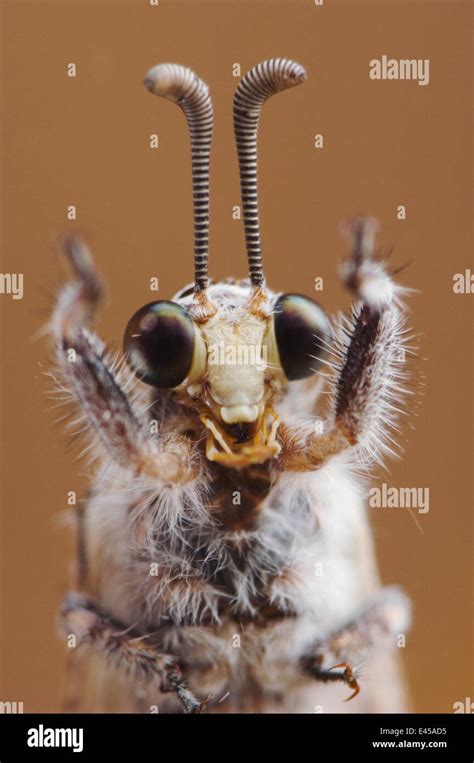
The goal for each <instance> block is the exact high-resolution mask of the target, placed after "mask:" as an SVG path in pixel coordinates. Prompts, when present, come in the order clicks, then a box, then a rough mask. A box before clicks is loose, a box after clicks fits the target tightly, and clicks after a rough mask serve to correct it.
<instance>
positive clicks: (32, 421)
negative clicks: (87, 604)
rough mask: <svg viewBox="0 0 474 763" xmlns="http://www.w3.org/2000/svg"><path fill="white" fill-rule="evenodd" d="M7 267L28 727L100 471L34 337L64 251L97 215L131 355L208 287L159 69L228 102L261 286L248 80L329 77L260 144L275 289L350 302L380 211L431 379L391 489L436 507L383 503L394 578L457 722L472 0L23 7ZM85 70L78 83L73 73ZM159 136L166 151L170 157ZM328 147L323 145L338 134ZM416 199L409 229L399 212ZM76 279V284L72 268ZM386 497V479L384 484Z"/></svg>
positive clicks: (225, 183)
mask: <svg viewBox="0 0 474 763" xmlns="http://www.w3.org/2000/svg"><path fill="white" fill-rule="evenodd" d="M2 17H3V32H2V35H3V39H2V49H3V59H2V68H3V72H2V80H3V94H2V107H3V114H4V120H2V121H4V127H3V136H2V149H3V150H2V165H3V166H2V186H3V188H2V204H1V210H2V228H1V234H2V235H1V251H2V258H3V261H2V272H23V273H24V274H25V296H24V299H23V301H13V300H11V298H10V297H9V296H6V295H4V296H0V307H1V308H2V320H1V330H2V338H1V342H2V343H1V348H2V356H1V357H2V370H3V373H2V390H1V401H2V451H3V452H2V466H3V476H2V483H1V484H2V490H1V493H2V509H3V512H2V535H1V545H2V556H1V564H2V583H1V590H2V594H3V597H2V624H1V625H2V637H3V645H2V652H1V653H2V660H3V674H2V679H1V689H0V699H2V700H12V701H14V700H16V701H23V702H24V707H25V711H56V710H58V709H59V688H60V678H61V675H62V670H63V659H64V653H63V649H62V646H61V643H60V641H59V640H58V638H57V636H56V631H55V623H54V618H55V611H56V607H57V604H58V602H59V600H60V597H61V594H62V592H63V591H64V590H65V588H66V586H67V573H68V563H69V562H68V560H69V559H70V554H71V545H70V540H69V537H68V534H67V532H66V531H65V529H64V527H62V525H61V512H63V511H64V510H66V509H67V505H66V494H67V491H69V490H76V491H77V492H78V494H81V493H82V492H83V491H84V489H85V487H86V485H87V475H85V473H84V472H85V467H84V465H83V464H81V463H80V462H74V450H73V449H72V450H68V449H67V448H66V439H65V437H64V436H63V435H62V433H61V426H59V427H57V428H56V429H55V428H54V426H53V421H54V420H55V418H57V416H58V415H59V414H58V412H57V411H53V410H48V407H49V405H50V402H49V401H48V400H47V398H46V396H45V394H44V393H45V390H47V388H48V384H47V381H46V379H44V377H42V373H43V372H44V371H46V370H47V368H48V348H47V345H46V344H45V342H44V341H43V340H38V339H34V334H35V332H38V330H39V329H40V327H41V325H42V322H44V320H45V318H46V315H47V313H48V311H49V309H50V307H51V305H52V294H53V293H54V292H55V290H56V289H57V287H58V285H59V283H60V270H61V269H60V266H59V264H58V261H57V257H56V255H55V252H54V247H53V242H54V240H55V237H56V235H57V234H58V233H59V232H60V231H62V230H64V229H67V228H68V227H69V226H70V225H72V224H71V223H68V222H67V220H66V207H67V205H68V204H76V205H77V209H78V221H77V223H76V226H75V227H79V228H80V229H81V230H83V231H84V232H85V233H86V234H87V236H88V239H89V241H90V243H91V245H92V247H93V250H94V253H95V256H96V260H97V263H98V265H99V267H100V270H101V271H102V273H103V274H104V276H105V278H106V279H107V282H108V284H109V287H110V291H109V294H110V297H109V304H108V306H107V307H108V309H106V310H105V311H104V312H103V315H102V316H101V318H100V320H99V323H98V329H99V331H100V333H101V334H102V335H103V336H104V337H105V338H107V339H108V340H111V341H116V342H118V341H120V339H121V335H122V331H123V328H124V326H125V323H126V321H127V320H128V318H129V316H130V315H131V313H132V312H133V311H134V310H135V309H136V308H137V307H138V306H140V305H141V304H143V303H144V302H147V301H149V300H150V299H151V298H154V297H155V295H152V296H151V297H150V292H149V290H148V279H149V278H150V276H153V275H156V276H158V277H159V279H160V294H159V296H160V297H162V298H169V297H170V296H171V294H172V293H173V292H174V291H175V290H176V289H177V288H178V287H180V286H181V285H183V284H184V283H187V282H189V281H190V280H191V278H192V254H191V252H192V215H191V193H190V166H189V154H188V142H187V136H186V130H185V123H184V119H183V117H182V115H181V114H180V113H179V112H178V110H177V109H176V108H174V107H171V105H169V104H167V103H165V102H163V101H159V100H158V99H156V98H152V97H151V96H150V95H149V94H148V93H146V92H145V90H144V87H143V85H142V80H143V76H144V74H145V72H146V71H147V69H148V68H149V67H150V66H152V65H153V64H155V63H157V62H160V61H167V60H169V61H177V62H181V63H185V64H187V65H189V66H191V67H193V68H195V69H196V71H197V72H198V73H199V74H200V75H201V76H202V77H203V78H204V79H205V80H207V81H208V82H209V83H210V85H211V87H212V94H213V98H214V104H215V113H216V127H215V141H214V148H213V156H212V234H211V235H212V242H211V243H212V253H211V274H212V276H213V277H215V278H216V277H222V276H225V275H229V274H233V275H243V274H244V273H245V260H244V253H243V251H244V250H243V234H242V224H241V223H240V222H236V221H234V220H233V219H232V214H231V209H232V206H233V205H234V204H238V203H239V197H238V176H237V165H236V158H235V148H234V145H233V138H232V130H231V101H232V95H233V92H234V89H235V86H236V84H237V80H236V79H235V78H233V77H232V64H233V63H235V62H239V63H240V64H241V66H242V71H243V72H244V71H246V70H247V69H248V68H250V67H251V66H253V65H254V64H255V63H257V62H258V61H260V60H263V59H265V58H267V57H272V56H287V57H292V58H294V59H296V60H297V61H300V62H301V63H303V64H304V65H305V66H306V67H307V70H308V73H309V79H308V82H307V83H306V84H305V85H304V86H303V87H301V88H297V89H296V90H294V91H292V92H291V93H286V94H284V95H281V96H279V97H278V98H275V99H274V100H272V101H271V102H270V103H269V104H268V105H267V106H266V107H265V112H264V116H263V120H262V126H261V132H260V138H261V140H260V158H261V173H260V180H261V207H262V226H263V240H264V253H265V262H266V272H267V278H268V281H269V283H270V285H272V286H273V287H274V288H277V289H285V290H291V291H303V292H306V293H308V294H311V293H312V288H313V281H314V278H315V276H318V275H322V276H323V277H324V286H325V288H324V292H323V293H322V295H320V299H321V302H322V303H323V304H324V305H325V306H326V307H327V308H329V309H331V310H335V309H337V308H338V307H344V308H347V307H348V305H349V301H348V298H347V295H346V294H345V293H344V291H343V290H342V288H341V286H340V284H339V281H338V278H337V264H338V261H339V260H340V257H341V255H342V253H343V250H344V247H343V244H342V242H341V241H340V239H339V237H338V234H337V232H336V227H337V223H338V221H339V220H340V219H341V218H343V217H350V216H351V215H354V214H359V213H363V214H371V215H375V216H377V217H378V218H379V219H380V220H381V221H382V222H383V235H382V238H381V243H382V245H383V246H385V247H389V246H391V245H392V244H394V245H395V252H394V254H393V262H394V264H396V265H402V264H404V263H405V262H407V261H411V265H410V267H409V268H408V269H407V270H406V271H405V272H404V273H403V274H402V276H401V278H402V280H403V282H404V283H405V284H408V285H410V286H412V287H414V288H416V289H419V291H420V293H419V294H417V295H414V296H413V297H412V298H411V299H410V306H411V311H412V316H411V321H412V324H413V325H414V326H415V327H416V329H417V330H418V331H419V332H420V333H421V335H422V337H421V353H420V354H421V356H422V358H423V359H422V360H420V361H418V362H417V364H416V365H417V369H418V372H419V373H420V374H423V375H424V376H425V377H426V387H425V391H424V395H423V397H422V399H421V400H420V403H421V404H420V406H419V409H418V416H417V417H412V419H411V422H412V424H413V425H414V426H415V429H414V431H411V430H410V429H409V428H408V427H406V428H405V435H406V439H407V443H406V452H405V457H404V460H403V461H402V462H398V463H392V464H391V465H390V473H389V474H388V475H387V474H386V475H385V476H384V475H383V474H381V475H379V477H381V478H382V479H385V480H386V481H387V482H388V483H389V484H390V485H394V486H397V487H403V486H410V487H411V486H414V487H429V489H430V504H431V508H430V513H429V514H427V515H417V519H418V523H419V526H420V527H421V531H420V529H419V527H417V525H416V523H415V522H414V521H413V517H412V516H410V515H409V513H408V511H407V510H406V509H399V510H389V509H385V510H383V509H382V510H376V509H372V510H371V516H372V519H373V522H374V528H375V534H376V539H377V543H378V552H379V557H380V563H381V568H382V574H383V579H384V581H385V582H399V583H401V584H402V585H403V586H404V587H405V588H406V590H407V591H408V592H409V593H410V595H411V596H412V598H413V600H414V603H415V626H414V629H413V631H412V633H411V635H410V636H409V640H408V644H407V648H406V650H405V657H406V663H407V667H408V673H409V677H410V682H411V686H412V690H413V696H414V703H415V707H416V709H417V710H418V711H451V710H452V707H453V702H456V701H463V700H464V699H465V697H469V696H474V695H473V686H472V681H471V665H472V656H471V645H472V577H471V572H472V535H471V529H472V526H471V510H472V502H471V497H472V474H471V459H470V452H471V444H472V439H471V438H472V433H471V420H472V416H471V413H472V408H471V397H472V365H471V351H472V348H471V345H470V332H471V326H472V300H473V296H472V295H471V296H469V295H467V294H465V295H455V294H453V291H452V276H453V274H454V273H457V272H464V270H465V269H466V268H468V267H470V266H471V267H472V265H470V262H471V261H470V252H471V245H472V241H471V228H470V215H471V205H470V192H469V179H470V175H471V172H470V165H469V161H470V135H469V124H470V111H471V89H470V81H469V80H470V69H471V67H470V57H469V41H470V3H461V2H447V1H446V2H431V3H430V2H419V3H418V2H410V3H406V2H380V1H379V2H373V3H366V2H357V1H355V0H353V1H352V2H346V3H344V2H327V3H326V4H325V5H324V6H323V7H322V8H321V7H315V5H314V3H313V2H312V0H306V1H305V2H303V1H302V0H299V1H298V0H297V1H295V0H291V2H275V1H274V0H272V2H263V1H262V0H260V1H259V2H257V0H253V1H252V2H241V1H239V2H222V1H220V2H217V1H216V2H199V1H198V0H193V2H184V1H179V0H174V1H173V2H171V0H168V1H167V0H160V5H159V7H150V6H149V5H148V3H147V2H146V0H143V1H142V2H132V3H130V2H61V3H59V2H58V3H52V2H36V3H26V2H18V0H16V1H15V2H3V4H2ZM384 53H386V54H388V55H389V56H393V57H395V58H411V57H414V58H422V59H424V58H429V59H430V61H431V67H430V77H431V82H430V84H429V85H428V86H427V87H420V86H418V85H417V83H416V82H389V81H386V82H372V81H371V80H370V79H369V77H368V62H369V60H370V59H372V58H375V57H380V56H381V55H382V54H384ZM69 62H75V63H76V65H77V68H78V76H77V78H76V79H69V78H68V77H67V76H66V65H67V63H69ZM154 132H157V133H158V134H159V137H160V148H159V150H157V151H153V150H151V149H150V148H149V147H148V138H149V135H150V133H154ZM319 132H321V133H323V134H324V139H325V146H324V149H323V150H320V151H317V150H315V149H314V148H313V138H314V134H315V133H319ZM399 204H405V205H406V206H407V219H406V221H404V222H400V221H397V219H396V207H397V206H398V205H399ZM63 273H64V270H63ZM375 484H377V483H375Z"/></svg>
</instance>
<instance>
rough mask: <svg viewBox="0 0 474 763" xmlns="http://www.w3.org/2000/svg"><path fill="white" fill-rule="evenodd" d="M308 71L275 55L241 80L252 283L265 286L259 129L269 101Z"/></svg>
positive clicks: (239, 111)
mask: <svg viewBox="0 0 474 763" xmlns="http://www.w3.org/2000/svg"><path fill="white" fill-rule="evenodd" d="M305 79H306V71H305V70H304V68H303V67H302V66H301V65H300V64H297V63H295V62H294V61H289V60H288V59H286V58H272V59H271V60H269V61H263V63H261V64H257V66H254V68H253V69H251V70H250V71H249V72H248V73H247V74H246V75H245V77H244V78H243V80H242V81H241V82H240V84H239V86H238V87H237V90H236V93H235V96H234V132H235V141H236V144H237V154H238V158H239V170H240V189H241V196H242V208H243V209H242V211H243V216H244V227H245V240H246V245H247V257H248V261H249V273H250V280H251V282H252V284H253V285H254V286H256V287H263V286H264V283H265V277H264V275H263V263H262V251H261V245H260V223H259V213H258V190H257V132H258V123H259V119H260V112H261V110H262V106H263V104H264V103H265V101H266V100H267V99H268V98H270V96H272V95H274V94H275V93H279V92H280V91H281V90H286V89H287V88H290V87H294V86H295V85H299V84H300V83H301V82H304V80H305Z"/></svg>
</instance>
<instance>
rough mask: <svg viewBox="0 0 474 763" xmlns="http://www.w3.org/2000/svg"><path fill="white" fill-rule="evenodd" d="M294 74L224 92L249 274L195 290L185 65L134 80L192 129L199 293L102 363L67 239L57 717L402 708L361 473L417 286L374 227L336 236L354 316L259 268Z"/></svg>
mask: <svg viewBox="0 0 474 763" xmlns="http://www.w3.org/2000/svg"><path fill="white" fill-rule="evenodd" d="M305 79H306V72H305V70H304V69H303V67H302V66H300V65H299V64H297V63H294V62H292V61H288V60H286V59H275V60H270V61H265V62H263V63H261V64H258V66H256V67H254V68H253V69H252V70H251V71H249V72H248V74H247V75H246V76H245V77H244V78H243V79H242V81H241V82H240V84H239V86H238V88H237V91H236V94H235V98H234V128H235V137H236V142H237V153H238V159H239V167H240V184H241V193H242V210H243V219H244V227H245V238H246V245H247V255H248V262H249V273H250V278H249V279H248V280H247V279H246V280H242V281H235V280H233V279H230V278H229V279H226V280H225V281H222V282H218V283H212V282H210V281H209V280H208V230H209V156H210V147H211V133H212V125H213V115H212V105H211V99H210V96H209V93H208V88H207V86H206V85H205V84H204V83H203V82H202V81H201V80H200V79H199V78H198V77H197V76H196V75H195V74H194V73H193V72H192V71H191V70H190V69H187V68H184V67H183V66H178V65H176V64H160V65H158V66H155V67H154V68H153V69H151V70H150V71H149V72H148V74H147V75H146V78H145V85H146V87H147V88H148V90H149V91H150V92H151V93H154V94H156V95H160V96H163V97H165V98H167V99H169V100H171V101H174V102H175V103H176V104H177V105H178V106H179V107H180V108H181V109H182V111H183V112H184V114H185V117H186V120H187V123H188V126H189V130H190V133H191V157H192V178H193V198H194V230H195V245H194V267H195V280H194V285H192V286H188V287H185V288H184V289H182V290H181V291H180V292H178V293H177V294H176V295H175V296H174V297H173V299H172V300H170V301H166V300H163V301H158V302H152V303H150V304H147V305H145V306H144V307H142V308H140V309H139V310H138V311H137V312H136V313H135V314H134V315H133V316H132V318H131V319H130V321H129V323H128V326H127V328H126V330H125V336H124V354H123V357H120V358H118V359H115V360H113V359H112V358H111V357H110V356H109V354H108V352H107V351H106V349H105V347H104V345H103V344H102V342H101V341H100V340H99V339H98V338H97V337H96V336H95V335H94V334H93V333H92V332H91V331H90V329H89V324H90V322H91V320H92V318H93V317H94V314H95V311H96V308H97V305H98V303H99V302H100V298H101V295H102V292H103V287H102V283H101V280H100V278H99V276H98V275H97V273H96V271H95V269H94V266H93V262H92V259H91V256H90V254H89V251H88V249H87V247H86V245H85V243H84V242H83V241H82V240H81V239H80V238H79V237H78V236H76V235H70V236H68V237H66V238H65V241H64V249H65V252H66V255H67V257H68V259H69V261H70V264H71V266H72V269H73V271H74V274H75V280H74V281H73V282H71V283H69V284H67V285H66V286H65V288H63V290H62V291H61V293H60V295H59V298H58V302H57V305H56V308H55V311H54V314H53V317H52V321H51V328H52V332H53V334H54V338H55V342H56V346H57V357H58V364H59V373H60V376H61V388H62V389H63V391H64V390H65V391H66V397H67V399H69V398H70V397H72V398H74V400H75V402H76V403H77V404H78V406H79V409H80V416H79V419H78V421H80V422H81V427H84V428H85V429H86V430H88V431H89V433H90V434H91V440H90V449H89V453H90V454H91V455H92V459H93V461H94V462H95V463H96V473H95V476H94V478H93V483H92V487H91V490H90V493H89V495H88V497H87V501H86V502H85V503H84V504H83V505H82V506H81V508H80V509H79V511H78V513H77V519H78V538H79V542H78V549H79V550H78V564H77V574H76V578H77V580H76V583H75V587H76V591H75V592H73V593H70V594H69V595H68V596H67V597H66V599H65V601H64V603H63V605H62V609H61V624H62V629H63V631H64V633H65V634H66V635H67V636H68V643H69V645H70V646H75V647H76V648H75V649H71V652H70V661H71V665H70V668H71V670H70V682H69V691H68V698H67V706H68V707H69V708H74V709H81V710H86V711H87V710H89V711H94V710H95V711H119V710H120V711H126V710H129V711H137V712H150V710H151V711H153V710H154V711H155V712H156V710H159V712H175V711H179V710H184V711H185V712H202V711H204V710H205V709H208V710H209V711H214V712H247V711H254V712H278V711H291V712H314V711H315V709H317V708H324V711H343V710H348V709H349V710H354V711H400V710H403V709H404V702H405V700H404V689H403V681H402V678H401V675H400V668H399V665H398V655H397V654H396V649H395V647H396V646H397V643H398V639H400V638H403V636H404V634H405V633H406V631H407V628H408V626H409V619H410V618H409V611H410V607H409V602H408V600H407V598H406V597H405V595H404V594H403V593H402V592H401V591H400V590H399V589H398V588H396V587H389V588H381V587H380V584H379V579H378V573H377V566H376V562H375V558H374V551H373V547H372V539H371V532H370V529H369V526H368V522H367V518H366V509H365V504H364V500H363V489H362V487H363V485H362V482H361V477H359V476H358V475H359V474H360V472H361V471H363V470H366V469H367V468H368V467H369V466H370V465H371V464H372V463H380V462H381V459H382V457H383V456H384V455H386V454H387V453H389V452H392V447H391V446H392V443H393V440H392V436H391V430H392V429H397V425H396V420H397V416H398V414H399V413H400V411H399V400H400V398H403V395H404V389H403V385H404V382H405V379H406V373H407V372H406V370H404V357H405V352H406V351H408V352H409V351H410V348H409V346H408V345H407V342H408V340H409V337H408V335H407V332H406V330H405V328H404V326H405V319H404V316H403V306H402V303H401V298H402V296H403V293H404V292H405V291H408V290H407V289H403V288H402V287H400V286H398V285H397V284H396V283H394V281H393V280H392V277H391V274H390V273H389V272H388V271H387V268H386V265H385V263H384V262H383V261H382V260H380V259H377V258H376V257H375V256H374V239H375V234H376V223H375V221H374V220H371V219H358V220H355V221H353V222H352V223H349V224H346V228H345V232H346V234H347V236H348V238H349V241H350V252H349V255H348V257H347V260H346V261H345V264H344V266H343V268H342V278H343V281H344V284H345V285H346V287H347V288H348V289H349V290H350V292H351V293H352V294H353V296H354V301H355V304H354V307H353V310H352V314H351V315H350V316H349V317H346V318H341V319H338V320H330V319H329V318H328V316H327V315H326V313H325V311H324V310H323V309H322V308H321V307H320V306H319V305H318V304H316V303H315V302H314V301H313V300H311V299H309V298H308V297H305V296H301V295H298V294H291V293H283V294H275V293H274V292H272V291H271V290H270V289H268V288H267V286H266V283H265V278H264V273H263V264H262V256H261V245H260V228H259V210H258V196H257V130H258V124H259V118H260V112H261V109H262V106H263V104H264V103H265V101H266V100H267V99H268V98H269V97H270V96H272V95H273V94H274V93H278V92H280V91H282V90H286V89H288V88H291V87H293V86H295V85H298V84H300V83H301V82H303V81H304V80H305ZM211 348H220V349H219V352H214V353H213V360H212V362H210V359H209V353H210V349H211ZM242 357H243V358H246V362H241V361H242ZM239 359H240V360H239ZM249 359H250V360H249ZM324 371H326V373H325V372H324ZM325 385H326V387H327V389H326V392H328V394H327V395H326V396H325V399H326V400H327V401H328V403H329V405H327V406H326V408H324V407H323V408H320V396H321V392H322V391H323V387H324V386H325ZM362 663H365V665H366V671H365V676H364V677H363V679H362V680H361V678H360V665H361V664H362ZM341 682H342V683H343V684H347V687H348V689H349V692H348V691H347V690H346V691H341V686H340V685H338V684H340V683H341ZM360 689H362V690H361V691H360ZM359 691H360V694H359V696H358V697H357V698H356V699H354V701H353V702H351V703H349V704H348V705H346V704H344V700H345V699H346V698H349V699H351V698H352V697H355V695H357V694H358V693H359ZM348 693H350V696H349V697H348Z"/></svg>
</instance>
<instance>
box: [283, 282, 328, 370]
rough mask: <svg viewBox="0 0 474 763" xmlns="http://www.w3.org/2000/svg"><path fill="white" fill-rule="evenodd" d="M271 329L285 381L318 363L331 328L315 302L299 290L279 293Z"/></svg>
mask: <svg viewBox="0 0 474 763" xmlns="http://www.w3.org/2000/svg"><path fill="white" fill-rule="evenodd" d="M273 330H274V334H275V344H276V349H277V352H278V359H279V361H280V365H281V367H282V369H283V371H284V373H285V376H286V378H287V379H288V381H295V380H296V379H305V378H306V377H307V376H311V375H312V374H313V373H314V372H315V371H317V370H318V369H319V368H320V367H321V365H322V361H323V358H324V356H325V355H326V353H327V351H328V349H329V347H328V344H329V343H330V341H331V338H332V330H331V324H330V323H329V319H328V317H327V315H326V313H325V312H324V310H323V309H322V307H320V306H319V305H318V304H317V303H316V302H313V300H312V299H309V297H304V296H302V295H300V294H282V295H281V296H280V297H279V298H278V299H277V301H276V303H275V306H274V314H273Z"/></svg>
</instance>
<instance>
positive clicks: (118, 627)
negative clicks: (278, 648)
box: [60, 593, 206, 713]
mask: <svg viewBox="0 0 474 763" xmlns="http://www.w3.org/2000/svg"><path fill="white" fill-rule="evenodd" d="M60 620H61V627H62V630H63V631H64V633H65V634H66V635H68V636H71V635H73V636H75V638H76V641H77V643H76V647H75V648H81V649H84V648H89V649H93V650H95V651H96V652H99V653H100V654H102V655H103V657H104V659H105V660H106V661H107V662H108V663H109V664H110V665H112V666H113V667H114V668H116V669H117V670H120V671H125V672H126V673H127V674H128V675H130V676H132V677H133V678H134V679H135V680H136V681H137V682H140V683H142V684H144V685H149V686H155V687H156V688H157V689H158V690H159V691H160V692H163V693H167V692H175V694H176V696H177V697H178V699H179V701H180V702H181V704H182V706H183V708H184V711H185V712H186V713H202V712H205V710H206V702H200V701H199V700H197V699H196V698H195V697H194V695H193V693H192V692H191V691H190V689H189V687H188V686H187V684H186V681H185V680H184V678H183V675H182V673H181V669H180V667H179V664H178V661H177V660H176V658H175V657H172V656H171V655H169V654H163V653H161V652H159V651H157V650H156V648H155V647H153V646H150V645H149V644H147V643H146V640H145V639H144V638H143V637H140V636H139V635H137V634H136V633H134V632H133V630H131V629H127V628H126V627H125V626H124V625H123V624H121V623H118V622H116V621H115V620H113V619H112V618H110V617H108V616H107V615H106V614H105V613H104V612H102V610H101V609H100V607H99V606H98V605H97V604H96V603H95V602H94V601H92V600H91V599H89V598H88V597H86V596H83V595H81V594H78V593H71V594H69V595H68V596H67V597H66V599H65V600H64V602H63V605H62V607H61V612H60Z"/></svg>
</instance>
